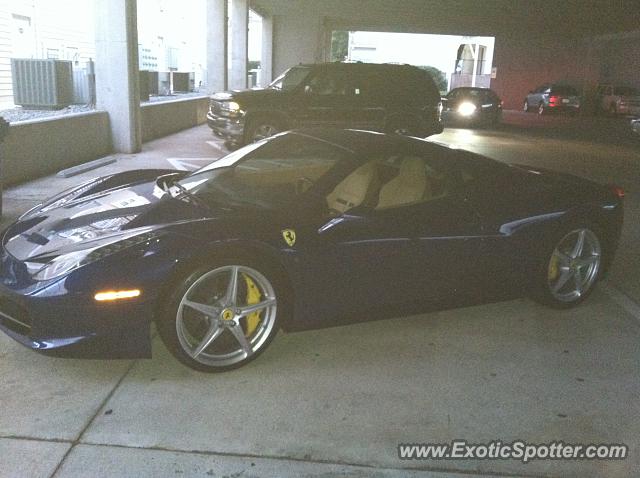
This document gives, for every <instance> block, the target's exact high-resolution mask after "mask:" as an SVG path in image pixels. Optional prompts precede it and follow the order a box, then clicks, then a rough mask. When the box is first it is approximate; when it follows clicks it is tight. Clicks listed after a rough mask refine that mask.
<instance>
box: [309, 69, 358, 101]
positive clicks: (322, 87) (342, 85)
mask: <svg viewBox="0 0 640 478" xmlns="http://www.w3.org/2000/svg"><path fill="white" fill-rule="evenodd" d="M307 88H308V89H309V91H310V92H311V93H313V94H314V95H318V96H345V95H347V94H348V83H347V77H346V75H345V74H344V73H343V72H341V71H331V70H325V71H322V72H320V73H318V74H317V75H316V76H314V77H313V78H311V80H310V81H309V84H308V85H307Z"/></svg>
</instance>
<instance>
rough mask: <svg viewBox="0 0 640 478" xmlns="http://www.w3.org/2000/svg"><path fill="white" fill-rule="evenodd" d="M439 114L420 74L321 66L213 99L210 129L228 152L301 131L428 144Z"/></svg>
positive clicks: (405, 69) (432, 89) (399, 68)
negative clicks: (350, 132) (330, 130)
mask: <svg viewBox="0 0 640 478" xmlns="http://www.w3.org/2000/svg"><path fill="white" fill-rule="evenodd" d="M439 107H440V94H439V92H438V90H437V88H436V85H435V83H434V81H433V79H432V78H431V76H430V75H429V73H428V72H426V71H424V70H422V69H420V68H417V67H414V66H411V65H396V64H367V63H320V64H307V65H297V66H294V67H293V68H290V69H289V70H287V71H286V72H284V73H283V74H282V75H280V76H279V77H278V78H276V79H275V80H274V81H273V82H272V83H271V84H270V85H269V86H268V87H267V88H264V89H252V90H242V91H230V92H222V93H217V94H215V95H213V96H212V97H211V99H210V105H209V112H208V113H207V122H208V124H209V127H210V128H211V129H212V130H213V132H214V133H215V134H216V135H218V136H220V137H222V138H224V139H225V140H226V141H227V142H228V143H230V144H231V145H242V144H248V143H252V142H254V141H257V140H260V139H263V138H266V137H269V136H272V135H274V134H276V133H278V132H280V131H285V130H290V129H294V128H301V127H338V128H356V129H364V130H370V131H380V132H388V133H391V132H396V133H402V134H410V135H412V136H420V137H426V136H429V135H432V134H437V133H441V132H442V122H441V120H440V110H439Z"/></svg>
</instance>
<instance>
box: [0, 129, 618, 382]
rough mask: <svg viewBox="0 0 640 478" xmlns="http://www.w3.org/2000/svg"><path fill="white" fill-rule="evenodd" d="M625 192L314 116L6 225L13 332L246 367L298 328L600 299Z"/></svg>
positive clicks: (93, 189)
mask: <svg viewBox="0 0 640 478" xmlns="http://www.w3.org/2000/svg"><path fill="white" fill-rule="evenodd" d="M623 195H624V194H623V192H622V190H621V189H619V188H616V187H611V186H603V185H598V184H595V183H592V182H589V181H586V180H583V179H579V178H576V177H573V176H569V175H564V174H559V173H554V172H550V171H544V170H538V169H531V168H528V167H520V166H508V165H505V164H502V163H498V162H495V161H492V160H490V159H488V158H485V157H482V156H478V155H475V154H472V153H469V152H465V151H460V150H455V149H449V148H447V147H444V146H441V145H438V144H436V143H434V142H429V141H425V140H419V139H416V138H407V137H401V136H397V135H392V136H389V135H384V134H378V133H369V132H362V131H353V130H346V131H345V130H300V131H294V132H288V133H282V134H279V135H277V136H274V137H272V138H269V139H266V140H262V141H260V142H258V143H254V144H251V145H248V146H246V147H244V148H242V149H239V150H237V151H235V152H232V153H231V154H229V155H228V156H226V157H224V158H222V159H220V160H218V161H215V162H213V163H211V164H210V165H208V166H206V167H204V168H202V169H200V170H198V171H195V172H192V173H187V172H184V171H174V170H136V171H128V172H124V173H120V174H115V175H111V176H106V177H102V178H99V179H96V180H94V181H90V182H88V183H85V184H82V185H80V186H78V187H76V188H74V189H71V190H69V191H66V192H64V193H62V194H60V195H58V196H56V197H54V198H53V199H51V200H49V201H47V202H46V203H44V204H41V205H39V206H37V207H36V208H34V209H32V210H30V211H29V212H27V213H26V214H24V215H23V216H22V217H20V218H19V220H17V221H16V222H15V223H14V224H12V225H11V226H10V227H9V228H8V229H7V230H6V231H5V232H4V233H3V236H2V250H1V261H2V262H1V267H2V269H1V273H0V277H1V284H0V328H1V329H2V330H3V331H4V332H6V333H7V334H8V335H10V336H11V337H13V338H14V339H15V340H17V341H19V342H21V343H22V344H24V345H25V346H27V347H29V348H32V349H34V350H38V351H41V352H44V353H49V354H53V355H58V356H67V357H91V358H134V357H149V356H150V354H151V343H150V326H151V323H152V322H155V324H156V326H157V329H158V331H159V334H160V336H161V337H162V339H163V341H164V343H165V344H166V346H167V347H168V348H169V350H170V351H171V352H172V353H173V354H174V355H175V357H176V358H177V359H178V360H180V361H181V362H183V363H184V364H186V365H188V366H190V367H192V368H195V369H198V370H202V371H207V372H215V371H222V370H227V369H230V368H234V367H238V366H241V365H243V364H245V363H247V362H249V361H250V360H252V359H253V358H255V357H256V356H257V355H258V354H260V353H261V352H262V351H263V350H264V349H265V348H266V347H267V346H268V345H269V343H270V342H271V340H272V339H273V338H274V336H275V335H276V334H277V332H278V330H279V329H280V328H283V329H285V330H301V329H305V328H314V327H322V326H327V325H335V324H338V323H344V322H345V321H349V320H370V319H372V318H383V317H389V316H394V315H395V316H397V315H401V314H407V313H413V312H419V311H425V310H427V309H434V308H443V307H451V306H461V305H468V304H474V303H482V302H487V301H494V300H499V299H504V298H509V297H514V296H517V295H523V294H528V295H530V296H532V297H533V298H535V299H536V300H538V301H540V302H543V303H545V304H548V305H550V306H554V307H570V306H573V305H576V304H578V303H579V302H581V301H583V300H584V299H585V298H586V297H587V296H588V295H589V293H590V292H591V291H592V290H593V287H594V285H595V284H596V282H597V281H598V279H600V278H601V277H602V276H603V274H604V273H605V272H606V270H607V267H608V266H609V264H610V263H611V260H612V257H613V254H614V251H615V249H616V246H617V242H618V237H619V235H620V229H621V227H622V217H623V210H622V196H623Z"/></svg>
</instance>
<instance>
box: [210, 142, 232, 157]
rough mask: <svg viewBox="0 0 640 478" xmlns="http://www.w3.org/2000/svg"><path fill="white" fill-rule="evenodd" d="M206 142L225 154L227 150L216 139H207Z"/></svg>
mask: <svg viewBox="0 0 640 478" xmlns="http://www.w3.org/2000/svg"><path fill="white" fill-rule="evenodd" d="M207 144H208V145H209V146H211V147H212V148H213V149H217V150H218V151H220V152H221V153H224V154H227V150H226V149H225V148H224V147H223V146H221V145H220V144H219V143H217V142H216V141H207Z"/></svg>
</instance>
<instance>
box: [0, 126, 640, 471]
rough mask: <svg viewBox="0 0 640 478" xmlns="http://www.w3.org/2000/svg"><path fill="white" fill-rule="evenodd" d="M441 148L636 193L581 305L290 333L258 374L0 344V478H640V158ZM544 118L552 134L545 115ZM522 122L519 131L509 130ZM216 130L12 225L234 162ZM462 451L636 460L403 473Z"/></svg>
mask: <svg viewBox="0 0 640 478" xmlns="http://www.w3.org/2000/svg"><path fill="white" fill-rule="evenodd" d="M514 118H515V119H516V120H517V121H513V122H510V125H511V126H510V125H507V126H505V127H502V128H500V129H499V130H495V131H489V130H468V129H447V130H445V133H443V134H442V135H439V137H437V138H436V139H438V140H440V141H444V142H447V143H451V144H455V145H457V146H458V147H463V148H468V149H471V150H476V151H479V152H482V153H484V154H487V155H489V156H492V157H494V158H496V159H499V160H505V161H515V162H522V163H528V164H536V165H541V166H546V167H550V168H553V169H559V170H565V171H570V172H574V173H578V174H581V175H584V176H591V177H594V178H595V179H598V180H601V181H615V182H618V183H620V184H622V185H623V186H625V188H626V189H627V191H628V201H627V216H626V217H627V221H626V225H625V230H624V237H623V244H622V248H621V254H620V255H619V257H618V259H617V261H616V263H615V265H614V268H613V271H612V275H611V278H610V280H609V281H608V283H607V284H604V285H603V286H602V287H600V288H599V289H598V290H597V291H596V293H595V294H594V295H593V296H592V298H591V299H590V300H589V301H588V302H587V303H586V304H584V305H583V306H581V307H580V308H578V309H574V310H571V311H565V312H559V311H554V310H550V309H547V308H544V307H542V306H539V305H536V304H534V303H532V302H531V301H529V300H526V299H520V300H515V301H510V302H503V303H498V304H491V305H484V306H477V307H470V308H464V309H457V310H450V311H443V312H437V313H431V314H424V315H419V316H412V317H405V318H398V319H392V320H387V321H379V322H373V323H367V324H358V325H352V326H345V327H338V328H332V329H326V330H318V331H311V332H303V333H297V334H280V335H279V336H278V337H277V338H276V340H275V342H274V343H273V344H272V345H271V347H270V348H269V349H268V350H267V351H266V352H265V354H264V355H262V356H261V357H260V359H259V360H256V361H255V362H252V363H251V364H250V365H249V366H247V367H245V368H243V369H240V370H237V371H234V372H231V373H227V374H222V375H215V376H210V375H203V374H199V373H196V372H192V371H190V370H189V369H186V368H185V367H183V366H181V365H179V364H178V363H176V362H175V361H174V360H173V359H172V358H171V357H170V356H169V354H168V352H167V351H166V350H165V348H164V346H163V345H162V344H161V343H160V341H159V340H158V339H157V338H156V339H155V341H154V358H153V360H146V361H112V362H109V361H77V360H64V359H53V358H47V357H43V356H40V355H37V354H35V353H33V352H31V351H29V350H26V349H24V348H22V347H21V346H20V345H18V344H16V343H14V342H13V341H11V340H10V339H9V338H7V337H5V336H4V335H2V336H0V377H1V378H0V397H1V398H0V410H1V412H0V476H1V477H5V476H18V477H23V476H24V477H39V476H42V477H46V476H56V477H81V476H105V477H107V476H108V477H113V476H136V477H138V476H149V477H151V476H153V477H157V476H205V477H206V476H220V477H223V476H226V477H253V476H255V477H258V476H269V477H303V476H304V477H321V476H322V477H328V476H350V477H380V478H382V477H401V476H402V477H404V476H409V477H418V476H420V477H454V476H456V477H462V476H469V475H473V476H476V475H477V476H575V477H585V476H603V477H618V476H620V477H622V476H637V475H638V473H639V472H640V455H639V452H640V438H638V437H640V413H639V412H640V402H639V401H638V399H637V397H638V396H640V383H639V382H638V376H640V340H639V339H640V307H639V306H638V305H636V301H639V300H640V287H639V285H638V270H640V268H639V267H638V266H639V265H640V264H639V262H640V250H639V248H640V246H638V244H639V243H640V241H638V238H640V231H639V230H638V225H637V224H636V223H637V218H638V203H639V199H640V187H639V185H640V182H639V181H638V179H640V155H639V154H638V153H639V151H640V148H638V147H637V146H634V145H632V144H626V143H625V144H623V145H619V146H617V145H614V146H612V145H611V144H608V145H605V144H603V142H597V143H596V142H592V141H589V140H585V139H580V138H573V139H571V140H560V139H559V138H555V137H554V138H553V139H549V138H544V137H542V138H541V137H539V135H535V134H532V133H530V132H529V131H528V130H527V129H526V128H521V127H519V126H517V125H518V121H524V122H527V121H539V120H537V119H535V117H531V119H529V118H521V117H520V116H519V115H517V114H515V115H514ZM544 121H549V120H547V119H545V120H544ZM514 125H516V126H514ZM222 149H223V148H222V147H221V145H220V144H219V141H217V140H215V141H214V140H213V138H212V137H211V135H210V133H209V131H208V130H207V128H206V126H205V127H198V128H194V129H192V130H188V131H185V132H182V133H179V134H177V135H173V136H170V137H167V138H164V139H161V140H157V141H154V142H151V143H147V144H146V145H145V147H144V150H143V152H142V153H140V154H138V155H133V156H126V155H123V156H117V162H116V163H114V164H111V165H108V166H105V167H102V168H100V169H98V170H95V171H91V172H87V173H84V174H82V175H80V176H75V177H73V178H68V179H63V178H57V177H49V178H44V179H41V180H37V181H33V182H31V183H28V184H25V185H22V186H19V187H15V188H11V189H9V190H8V191H6V192H5V195H4V212H5V219H4V221H3V222H5V223H6V222H7V221H8V220H9V219H10V218H11V217H16V216H17V215H18V214H19V213H21V212H23V211H24V210H25V209H27V208H28V207H30V206H31V205H33V204H35V203H36V202H38V201H39V200H41V199H44V198H45V197H48V196H49V195H51V194H52V193H53V192H57V191H59V190H60V189H63V188H64V187H67V186H70V185H73V184H76V183H78V182H80V181H82V180H84V179H88V178H91V177H95V176H98V175H103V174H107V173H108V172H111V171H116V170H122V169H130V168H135V167H172V166H176V167H182V168H184V169H193V168H195V167H197V166H199V165H201V164H204V163H206V162H207V161H210V160H211V158H216V157H218V156H220V155H221V154H223V153H222ZM453 439H466V440H468V441H470V442H484V441H491V440H494V439H500V440H502V441H503V442H508V441H511V440H515V439H524V440H528V441H530V442H535V443H542V442H547V441H552V440H563V441H565V442H567V443H606V442H615V443H621V442H622V443H626V444H628V445H629V447H630V455H631V456H630V457H629V458H628V459H627V460H624V461H609V462H605V461H593V462H587V461H584V462H575V461H567V462H556V461H538V462H532V463H529V464H527V465H522V464H519V463H518V462H515V461H465V460H460V461H428V462H427V461H422V462H421V461H416V462H407V461H400V460H399V459H398V458H397V449H396V447H397V444H398V443H407V442H437V443H443V442H448V441H450V440H453Z"/></svg>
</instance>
